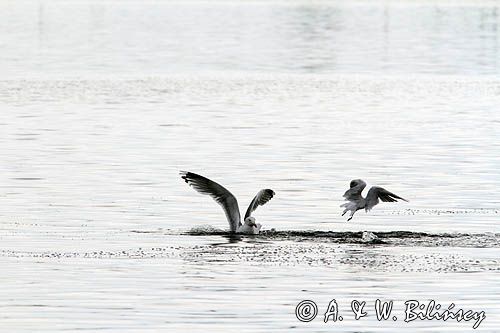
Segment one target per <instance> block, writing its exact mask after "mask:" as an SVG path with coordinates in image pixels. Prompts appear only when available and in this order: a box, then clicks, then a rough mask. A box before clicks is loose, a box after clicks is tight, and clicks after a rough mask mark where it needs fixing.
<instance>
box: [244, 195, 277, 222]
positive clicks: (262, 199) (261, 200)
mask: <svg viewBox="0 0 500 333" xmlns="http://www.w3.org/2000/svg"><path fill="white" fill-rule="evenodd" d="M273 196H274V191H273V190H270V189H268V188H266V189H264V190H260V191H259V193H257V195H256V196H255V198H253V200H252V202H251V203H250V206H248V209H247V212H246V213H245V219H246V218H247V217H249V216H250V215H252V212H253V211H255V210H256V209H257V207H259V206H263V205H265V204H266V203H267V202H268V201H269V200H271V199H272V198H273Z"/></svg>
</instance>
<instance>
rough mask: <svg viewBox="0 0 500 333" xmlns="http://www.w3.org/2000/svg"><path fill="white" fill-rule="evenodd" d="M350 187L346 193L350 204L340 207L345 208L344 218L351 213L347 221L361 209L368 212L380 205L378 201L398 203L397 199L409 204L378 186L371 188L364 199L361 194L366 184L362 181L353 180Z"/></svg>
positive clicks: (345, 196) (346, 198)
mask: <svg viewBox="0 0 500 333" xmlns="http://www.w3.org/2000/svg"><path fill="white" fill-rule="evenodd" d="M349 187H350V189H348V190H347V191H346V192H345V193H344V198H345V200H346V201H349V202H346V203H345V204H343V205H340V207H345V209H344V212H343V213H342V216H344V215H345V213H347V212H348V211H350V212H351V216H350V217H349V218H348V219H347V221H350V220H351V219H352V217H353V216H354V213H356V211H358V210H360V209H363V208H364V209H365V211H367V212H368V211H369V210H371V209H372V208H373V207H375V206H376V205H377V204H378V203H379V201H378V199H380V200H382V201H384V202H396V201H397V200H396V199H400V200H403V201H406V202H408V200H406V199H403V198H401V197H400V196H397V195H396V194H394V193H391V192H389V191H387V190H386V189H385V188H382V187H378V186H373V187H371V188H370V190H369V191H368V194H367V195H366V198H363V196H361V192H363V190H364V189H365V187H366V183H365V182H364V181H362V180H361V179H354V180H352V181H351V184H350V186H349Z"/></svg>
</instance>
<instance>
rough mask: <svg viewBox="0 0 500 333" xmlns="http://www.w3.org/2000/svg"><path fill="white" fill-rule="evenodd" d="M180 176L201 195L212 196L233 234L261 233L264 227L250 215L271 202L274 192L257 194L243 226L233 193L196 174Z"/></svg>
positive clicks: (182, 172) (249, 207) (267, 190)
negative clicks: (220, 207)
mask: <svg viewBox="0 0 500 333" xmlns="http://www.w3.org/2000/svg"><path fill="white" fill-rule="evenodd" d="M180 175H181V178H182V179H184V181H185V182H186V183H188V184H189V185H191V186H192V187H193V188H194V189H195V190H196V191H198V192H199V193H201V194H207V195H209V196H211V197H212V198H213V199H214V200H215V201H216V202H217V203H218V204H219V205H221V206H222V209H224V213H226V218H227V221H228V222H229V228H230V230H231V233H238V234H251V235H257V234H258V233H259V231H260V228H262V225H261V224H259V223H255V218H253V217H252V216H250V215H252V212H253V211H255V210H256V209H257V207H259V206H263V205H265V204H266V203H267V202H268V201H269V200H271V198H272V197H273V196H274V191H273V190H270V189H264V190H260V191H259V193H257V195H256V196H255V198H253V200H252V202H251V203H250V206H248V209H247V212H246V213H245V219H244V224H243V225H242V224H241V216H240V208H239V207H238V201H237V200H236V197H235V196H234V195H233V194H232V193H231V192H229V191H228V190H226V189H225V188H224V187H222V186H221V185H219V184H217V183H216V182H214V181H211V180H210V179H208V178H205V177H203V176H200V175H197V174H195V173H192V172H186V171H181V172H180Z"/></svg>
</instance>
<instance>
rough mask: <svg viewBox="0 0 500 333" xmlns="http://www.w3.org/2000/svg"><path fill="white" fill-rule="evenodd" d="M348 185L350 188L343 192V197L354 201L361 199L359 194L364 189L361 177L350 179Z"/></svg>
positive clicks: (364, 184) (364, 185)
mask: <svg viewBox="0 0 500 333" xmlns="http://www.w3.org/2000/svg"><path fill="white" fill-rule="evenodd" d="M349 186H350V189H348V190H347V191H346V192H345V193H344V198H345V199H346V200H348V201H356V202H357V201H360V200H362V199H363V197H362V196H361V192H363V190H364V189H365V187H366V183H365V182H364V181H362V180H361V179H354V180H351V184H350V185H349Z"/></svg>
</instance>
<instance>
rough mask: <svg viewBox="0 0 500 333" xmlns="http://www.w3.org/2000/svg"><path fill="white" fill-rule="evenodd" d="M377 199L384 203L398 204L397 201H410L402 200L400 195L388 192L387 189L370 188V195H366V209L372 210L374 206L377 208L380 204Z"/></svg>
mask: <svg viewBox="0 0 500 333" xmlns="http://www.w3.org/2000/svg"><path fill="white" fill-rule="evenodd" d="M377 199H380V200H382V201H384V202H396V201H398V200H397V199H400V200H403V201H406V202H408V200H406V199H404V198H401V197H400V196H399V195H396V194H394V193H392V192H389V191H387V190H386V189H385V188H382V187H378V186H373V187H372V188H370V190H369V191H368V194H367V195H366V207H365V208H366V209H368V210H370V209H372V208H373V206H375V205H376V204H377V203H378V200H377Z"/></svg>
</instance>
